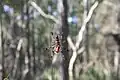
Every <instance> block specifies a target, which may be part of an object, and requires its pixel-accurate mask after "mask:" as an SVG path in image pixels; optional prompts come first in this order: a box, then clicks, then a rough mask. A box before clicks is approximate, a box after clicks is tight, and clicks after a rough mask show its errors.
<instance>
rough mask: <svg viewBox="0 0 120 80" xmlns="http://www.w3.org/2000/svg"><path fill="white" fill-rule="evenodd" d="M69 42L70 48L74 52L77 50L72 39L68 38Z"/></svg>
mask: <svg viewBox="0 0 120 80" xmlns="http://www.w3.org/2000/svg"><path fill="white" fill-rule="evenodd" d="M67 41H68V44H69V46H70V47H71V48H72V50H73V51H74V50H76V48H75V46H74V44H73V42H72V39H71V38H70V36H68V37H67Z"/></svg>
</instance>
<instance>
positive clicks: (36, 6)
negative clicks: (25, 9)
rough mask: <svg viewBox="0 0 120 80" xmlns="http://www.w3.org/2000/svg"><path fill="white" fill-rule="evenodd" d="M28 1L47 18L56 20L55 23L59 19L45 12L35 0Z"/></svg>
mask: <svg viewBox="0 0 120 80" xmlns="http://www.w3.org/2000/svg"><path fill="white" fill-rule="evenodd" d="M29 3H30V4H31V5H32V6H33V7H34V8H35V9H36V10H37V11H38V12H39V13H40V14H41V15H42V16H43V17H45V18H48V19H51V20H53V21H54V22H56V23H58V22H59V20H58V19H56V18H55V17H54V16H52V15H48V14H46V13H45V12H44V11H43V10H42V9H41V8H40V7H39V6H38V5H37V4H36V3H35V2H33V1H30V2H29Z"/></svg>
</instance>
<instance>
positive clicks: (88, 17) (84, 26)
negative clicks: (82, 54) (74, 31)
mask: <svg viewBox="0 0 120 80" xmlns="http://www.w3.org/2000/svg"><path fill="white" fill-rule="evenodd" d="M98 3H99V2H98V1H96V2H95V3H94V4H93V6H92V7H91V8H90V11H89V13H88V16H87V18H86V19H85V20H84V22H83V25H82V27H81V29H80V31H79V33H78V36H77V41H76V45H75V46H76V48H77V49H78V48H79V45H80V43H81V41H82V39H83V33H84V31H85V28H86V24H87V23H88V22H89V21H90V19H91V17H92V14H93V12H94V10H95V9H96V8H97V6H98Z"/></svg>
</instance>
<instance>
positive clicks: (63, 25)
mask: <svg viewBox="0 0 120 80" xmlns="http://www.w3.org/2000/svg"><path fill="white" fill-rule="evenodd" d="M58 11H59V13H60V17H59V20H60V24H59V26H60V28H59V32H60V35H61V39H60V43H61V61H60V74H61V79H60V80H69V75H68V65H69V54H68V42H67V36H68V33H69V28H68V21H67V17H68V16H67V14H68V5H67V0H58Z"/></svg>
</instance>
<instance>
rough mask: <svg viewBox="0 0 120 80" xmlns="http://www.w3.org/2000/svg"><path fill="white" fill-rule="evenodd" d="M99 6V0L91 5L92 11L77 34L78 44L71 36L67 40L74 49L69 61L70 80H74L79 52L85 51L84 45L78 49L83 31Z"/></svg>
mask: <svg viewBox="0 0 120 80" xmlns="http://www.w3.org/2000/svg"><path fill="white" fill-rule="evenodd" d="M97 6H98V1H96V2H95V3H94V5H93V6H92V7H91V9H90V11H89V13H88V16H87V17H86V19H85V20H84V21H83V25H82V27H81V29H80V31H79V33H78V36H77V37H78V39H77V41H76V44H75V45H74V44H73V42H72V40H71V38H70V37H68V38H67V41H68V43H69V45H70V47H71V48H72V50H73V54H72V57H71V59H70V62H69V77H70V80H73V72H72V70H73V65H74V63H75V60H76V58H77V55H78V53H79V54H80V53H82V52H83V51H84V49H85V48H84V47H82V48H81V49H79V50H78V51H77V49H78V48H79V45H80V43H81V41H82V39H83V33H84V31H85V28H86V24H87V23H88V22H89V20H90V19H91V17H92V14H93V11H94V10H95V9H96V7H97Z"/></svg>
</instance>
